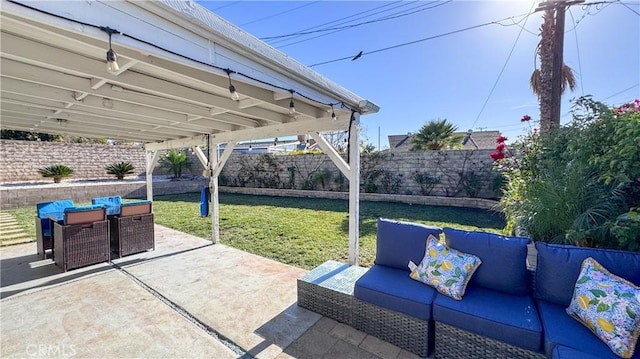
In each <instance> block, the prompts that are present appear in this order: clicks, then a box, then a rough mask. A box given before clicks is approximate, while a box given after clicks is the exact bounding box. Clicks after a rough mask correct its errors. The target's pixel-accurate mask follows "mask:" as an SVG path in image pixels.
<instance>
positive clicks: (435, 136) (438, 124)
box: [411, 119, 464, 151]
mask: <svg viewBox="0 0 640 359" xmlns="http://www.w3.org/2000/svg"><path fill="white" fill-rule="evenodd" d="M457 129H458V128H457V127H456V125H454V124H451V123H449V122H447V120H446V119H444V120H431V121H429V122H427V123H425V124H424V125H423V126H422V127H420V130H419V131H418V132H417V133H416V134H414V135H413V136H411V143H412V144H413V146H412V147H411V151H424V150H440V149H443V148H454V147H456V146H457V145H459V144H460V143H461V141H462V138H463V137H464V136H462V135H455V136H454V135H453V133H454V132H456V130H457Z"/></svg>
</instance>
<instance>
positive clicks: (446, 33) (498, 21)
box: [308, 13, 532, 67]
mask: <svg viewBox="0 0 640 359" xmlns="http://www.w3.org/2000/svg"><path fill="white" fill-rule="evenodd" d="M531 14H532V13H529V14H523V15H517V16H510V17H507V18H504V19H501V20H497V21H491V22H486V23H484V24H479V25H473V26H469V27H465V28H462V29H458V30H453V31H449V32H445V33H442V34H438V35H434V36H429V37H425V38H422V39H418V40H414V41H409V42H404V43H401V44H398V45H393V46H389V47H384V48H381V49H377V50H373V51H368V52H363V53H362V55H361V56H365V55H371V54H375V53H378V52H383V51H388V50H392V49H396V48H399V47H403V46H408V45H413V44H417V43H420V42H424V41H428V40H433V39H437V38H441V37H444V36H449V35H453V34H457V33H460V32H465V31H469V30H473V29H477V28H481V27H485V26H488V25H502V26H511V25H504V24H500V22H502V21H506V20H509V19H513V18H514V17H520V16H526V17H529V16H530V15H531ZM521 32H522V29H521ZM354 56H356V55H355V54H354V55H349V56H345V57H341V58H338V59H334V60H329V61H324V62H319V63H316V64H313V65H309V66H308V67H314V66H320V65H326V64H330V63H333V62H338V61H344V60H349V59H353V57H354Z"/></svg>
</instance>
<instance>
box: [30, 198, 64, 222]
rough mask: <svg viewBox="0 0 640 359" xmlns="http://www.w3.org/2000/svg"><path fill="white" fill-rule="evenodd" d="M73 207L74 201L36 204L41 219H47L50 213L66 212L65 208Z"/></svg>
mask: <svg viewBox="0 0 640 359" xmlns="http://www.w3.org/2000/svg"><path fill="white" fill-rule="evenodd" d="M69 207H73V201H72V200H70V199H64V200H60V201H53V202H41V203H38V204H36V209H37V212H38V217H39V218H46V215H47V214H48V213H55V212H64V210H65V208H69Z"/></svg>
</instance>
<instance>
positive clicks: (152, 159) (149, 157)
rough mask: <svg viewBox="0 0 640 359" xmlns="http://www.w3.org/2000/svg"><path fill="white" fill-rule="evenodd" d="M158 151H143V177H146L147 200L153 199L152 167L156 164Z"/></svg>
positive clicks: (158, 155)
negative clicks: (144, 163)
mask: <svg viewBox="0 0 640 359" xmlns="http://www.w3.org/2000/svg"><path fill="white" fill-rule="evenodd" d="M159 157H160V151H145V160H146V166H145V171H146V173H145V177H146V179H147V200H149V201H153V169H154V168H156V165H157V164H158V158H159Z"/></svg>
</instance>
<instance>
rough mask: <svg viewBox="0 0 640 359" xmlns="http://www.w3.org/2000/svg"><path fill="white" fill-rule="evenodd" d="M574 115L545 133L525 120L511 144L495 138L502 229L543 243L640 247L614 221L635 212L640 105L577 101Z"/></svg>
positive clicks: (639, 201)
mask: <svg viewBox="0 0 640 359" xmlns="http://www.w3.org/2000/svg"><path fill="white" fill-rule="evenodd" d="M572 115H573V120H572V121H571V122H570V123H569V124H567V125H563V126H561V127H560V128H559V129H557V130H555V131H553V132H551V133H548V134H545V135H544V136H541V135H540V133H539V132H538V131H537V130H536V129H535V128H532V127H533V126H532V123H533V122H534V121H533V120H532V119H531V117H530V116H528V115H524V116H523V117H522V118H521V119H520V121H521V123H525V122H526V123H528V124H529V130H528V131H526V133H525V134H524V135H522V136H521V137H519V138H518V140H517V141H516V142H515V143H513V144H510V145H507V144H506V143H504V141H497V145H496V150H495V151H494V152H493V153H492V154H491V158H492V159H493V160H494V161H495V168H496V169H497V170H499V171H500V172H501V174H502V175H503V177H504V178H505V179H506V185H505V187H504V188H503V197H502V198H501V207H502V210H503V212H504V214H505V216H506V218H507V228H506V231H507V232H511V231H513V230H514V229H516V228H520V229H521V230H523V231H524V232H525V234H527V235H529V236H530V237H531V238H532V239H534V240H540V241H545V242H556V243H571V244H574V245H580V246H591V247H606V248H617V249H626V250H636V251H637V250H640V238H638V237H637V236H636V235H635V234H634V233H635V232H634V231H628V230H624V228H622V227H624V225H625V224H626V222H621V221H620V220H619V218H622V217H620V216H621V215H623V214H625V213H629V211H630V210H631V209H632V208H637V207H640V100H635V101H633V102H629V103H626V104H623V105H621V106H618V107H611V108H610V107H608V106H606V105H604V104H602V103H600V102H596V101H593V100H592V99H591V98H590V97H581V98H579V99H577V100H576V101H575V103H574V106H573V109H572ZM505 140H506V139H505ZM621 223H622V225H621ZM621 228H622V229H621Z"/></svg>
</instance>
